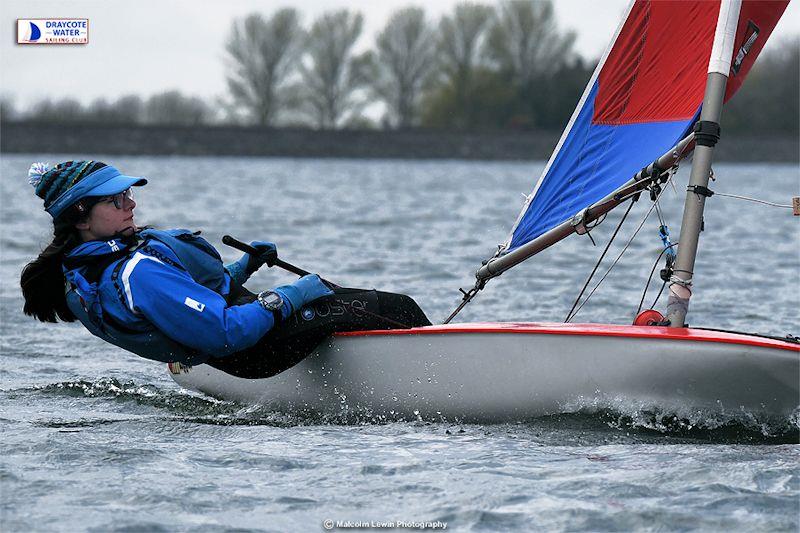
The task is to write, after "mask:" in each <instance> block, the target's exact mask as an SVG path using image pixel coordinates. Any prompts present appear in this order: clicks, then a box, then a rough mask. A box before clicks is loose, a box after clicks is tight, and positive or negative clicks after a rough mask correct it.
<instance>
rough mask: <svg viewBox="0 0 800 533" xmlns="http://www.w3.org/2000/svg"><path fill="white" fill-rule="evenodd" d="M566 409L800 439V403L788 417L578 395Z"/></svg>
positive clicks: (676, 432)
mask: <svg viewBox="0 0 800 533" xmlns="http://www.w3.org/2000/svg"><path fill="white" fill-rule="evenodd" d="M562 411H563V412H565V413H577V414H582V415H589V416H593V417H596V418H598V419H600V420H602V421H604V422H605V423H606V424H607V425H608V427H610V428H613V429H618V430H625V431H631V430H633V431H649V432H655V433H659V434H662V435H668V436H676V437H688V438H698V439H704V440H712V441H715V442H729V441H736V442H790V443H795V442H800V406H798V407H797V408H795V409H794V411H793V412H792V413H791V414H790V415H789V416H788V417H777V416H775V415H769V414H765V413H761V412H754V411H749V410H746V409H744V408H739V409H725V408H723V407H722V406H720V407H719V408H718V409H714V410H709V409H697V408H693V407H691V406H688V405H681V404H677V403H671V404H667V403H658V404H654V403H648V402H642V401H639V400H633V399H630V398H626V397H619V396H616V397H592V398H584V397H581V398H577V399H575V400H573V401H572V402H569V403H567V404H565V405H563V406H562Z"/></svg>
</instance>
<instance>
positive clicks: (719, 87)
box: [667, 0, 742, 328]
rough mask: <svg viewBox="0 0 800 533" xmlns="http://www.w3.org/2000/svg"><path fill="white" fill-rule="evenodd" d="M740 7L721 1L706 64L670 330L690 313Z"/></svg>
mask: <svg viewBox="0 0 800 533" xmlns="http://www.w3.org/2000/svg"><path fill="white" fill-rule="evenodd" d="M741 6H742V2H741V0H721V2H720V9H719V19H718V21H717V29H716V32H715V34H714V45H713V48H712V50H711V58H710V60H709V65H708V77H707V78H706V89H705V95H704V96H703V107H702V110H701V112H700V120H699V121H698V122H697V124H696V125H695V128H694V132H695V144H696V146H695V149H694V160H693V161H692V171H691V174H690V176H689V186H688V187H687V189H686V202H685V204H684V208H683V220H682V222H681V236H680V240H679V242H680V245H679V246H678V256H677V258H676V260H675V266H674V274H673V275H672V277H671V278H670V285H669V300H668V302H667V319H668V320H669V322H670V326H671V327H676V328H682V327H684V325H685V319H686V313H687V312H688V310H689V299H690V298H691V296H692V282H693V279H692V276H693V272H694V263H695V258H696V256H697V245H698V241H699V240H700V232H701V231H702V229H703V210H704V208H705V201H706V198H708V197H709V196H711V194H713V193H712V192H711V191H710V190H709V189H708V180H709V176H710V174H711V162H712V159H713V154H714V145H715V144H716V143H717V141H718V140H719V135H720V128H719V118H720V115H721V114H722V104H723V100H724V98H725V88H726V86H727V83H728V74H729V72H730V68H731V58H732V56H733V45H734V40H735V38H736V28H737V24H738V22H739V12H740V10H741Z"/></svg>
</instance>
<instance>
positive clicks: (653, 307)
mask: <svg viewBox="0 0 800 533" xmlns="http://www.w3.org/2000/svg"><path fill="white" fill-rule="evenodd" d="M666 286H667V282H666V281H665V282H664V283H662V284H661V290H660V291H658V296H656V299H655V300H653V305H651V306H650V309H655V308H656V304H657V303H658V300H659V299H660V298H661V295H662V294H664V289H665V288H666Z"/></svg>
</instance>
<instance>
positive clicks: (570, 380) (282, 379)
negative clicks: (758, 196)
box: [171, 324, 800, 421]
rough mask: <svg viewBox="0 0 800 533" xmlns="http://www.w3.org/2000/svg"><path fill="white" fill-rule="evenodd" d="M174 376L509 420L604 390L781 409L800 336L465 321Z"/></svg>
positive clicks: (270, 402)
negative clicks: (255, 373)
mask: <svg viewBox="0 0 800 533" xmlns="http://www.w3.org/2000/svg"><path fill="white" fill-rule="evenodd" d="M171 371H172V374H173V377H174V378H175V381H176V382H178V383H179V384H180V385H181V386H183V387H185V388H188V389H193V390H196V391H200V392H203V393H205V394H209V395H211V396H214V397H217V398H223V399H227V400H235V401H240V402H245V403H257V404H260V405H264V406H267V407H268V408H272V409H275V410H278V411H283V412H291V413H297V412H302V413H314V414H323V415H325V414H329V415H339V414H343V412H344V414H357V415H367V416H373V417H375V416H386V417H390V418H418V417H421V418H423V419H428V420H431V419H432V420H439V419H442V418H445V419H448V420H453V419H460V420H464V421H510V420H523V419H526V418H530V417H536V416H542V415H547V414H555V413H562V412H571V411H574V410H576V406H578V407H580V406H586V405H592V404H593V403H594V404H598V403H599V404H601V405H602V403H603V402H605V401H609V400H622V401H627V402H636V403H638V404H639V405H642V406H657V407H660V408H662V409H666V410H669V409H675V410H677V411H679V412H685V411H686V410H702V411H704V412H714V413H723V414H724V413H733V412H742V411H743V412H746V413H753V414H759V413H761V414H767V415H769V416H776V417H788V416H791V414H792V412H793V411H795V410H796V409H797V407H798V405H800V392H799V389H800V386H799V382H800V346H798V345H796V344H791V343H788V342H782V341H776V340H771V339H763V338H761V337H753V336H748V335H738V334H727V333H716V332H708V331H704V330H691V329H682V330H675V329H669V328H657V327H636V326H600V325H580V324H578V325H572V324H460V325H453V326H432V327H429V328H417V329H415V330H410V331H408V330H406V331H403V330H401V331H392V332H363V333H356V334H345V335H337V336H334V337H332V338H331V339H330V342H329V343H327V344H325V345H323V346H321V347H320V348H319V349H318V350H317V351H316V352H315V353H313V354H312V355H310V356H309V357H307V358H306V359H304V360H303V361H302V362H300V363H299V364H298V365H296V366H294V367H292V368H291V369H289V370H286V371H284V372H283V373H281V374H278V375H276V376H273V377H270V378H264V379H243V378H237V377H233V376H230V375H228V374H226V373H224V372H221V371H219V370H216V369H214V368H212V367H210V366H208V365H198V366H195V367H191V368H189V369H186V368H179V367H177V366H176V365H171Z"/></svg>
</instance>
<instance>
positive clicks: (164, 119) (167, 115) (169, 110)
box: [144, 91, 211, 126]
mask: <svg viewBox="0 0 800 533" xmlns="http://www.w3.org/2000/svg"><path fill="white" fill-rule="evenodd" d="M144 107H145V109H144V110H145V113H144V115H145V119H146V121H147V123H149V124H174V125H181V126H196V125H199V124H204V123H206V122H208V121H209V119H210V118H211V110H210V109H209V107H208V106H207V105H206V104H205V102H203V101H202V100H201V99H199V98H197V97H188V96H183V95H182V94H181V93H180V92H178V91H167V92H164V93H161V94H156V95H153V96H151V97H150V98H149V99H148V100H147V103H146V104H145V106H144Z"/></svg>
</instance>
